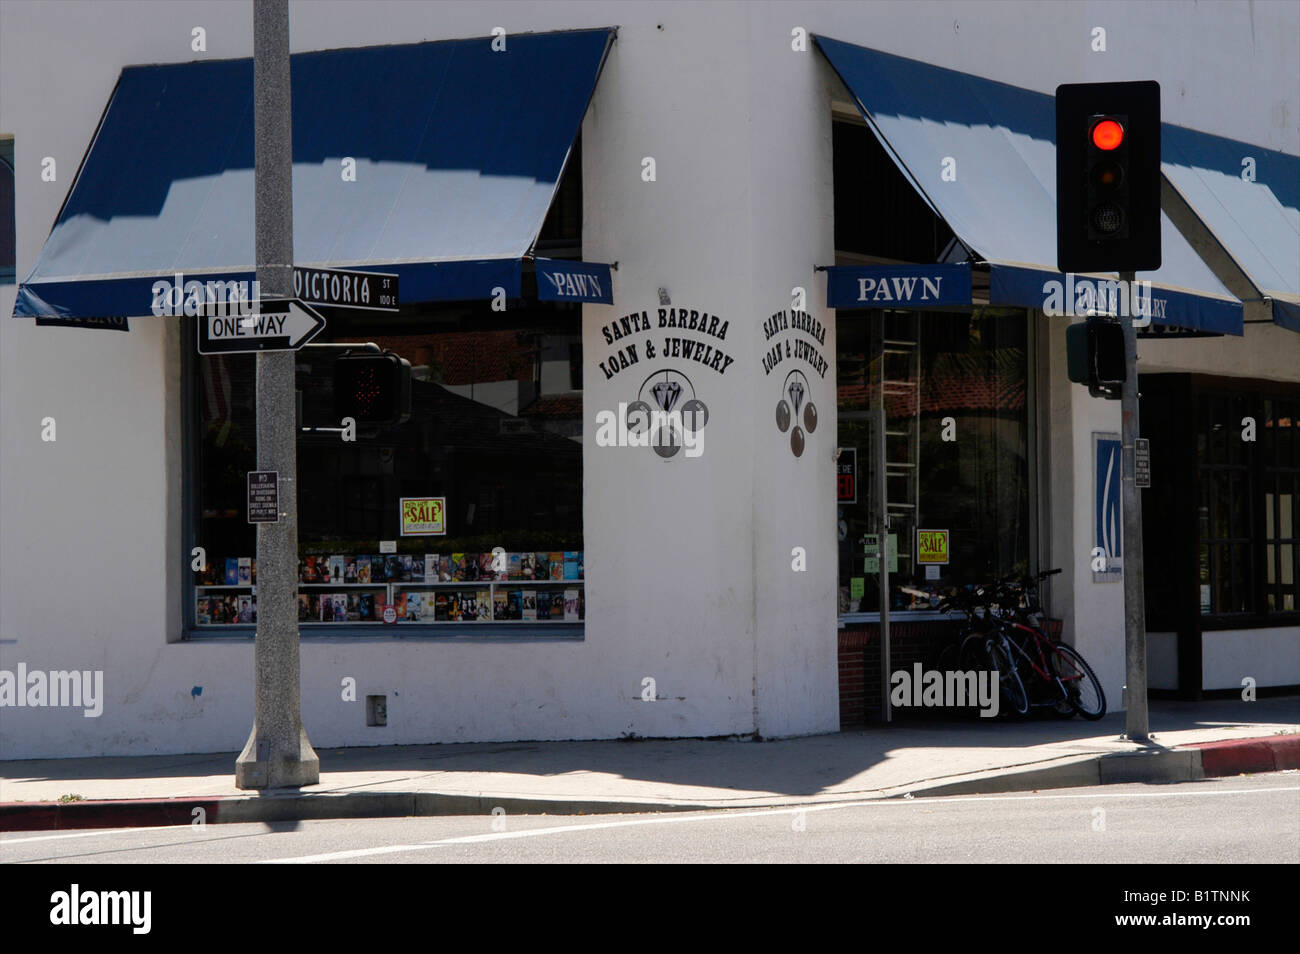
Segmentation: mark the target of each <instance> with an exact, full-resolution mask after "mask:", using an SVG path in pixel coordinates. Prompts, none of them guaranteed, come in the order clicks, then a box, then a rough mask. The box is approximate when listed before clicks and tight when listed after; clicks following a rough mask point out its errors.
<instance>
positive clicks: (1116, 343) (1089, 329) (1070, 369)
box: [1065, 318, 1128, 400]
mask: <svg viewBox="0 0 1300 954" xmlns="http://www.w3.org/2000/svg"><path fill="white" fill-rule="evenodd" d="M1065 357H1066V374H1067V375H1068V376H1069V378H1070V380H1071V381H1073V382H1074V383H1075V384H1086V385H1087V386H1088V393H1089V394H1091V395H1092V396H1093V397H1104V398H1110V399H1112V400H1118V399H1119V397H1120V391H1121V390H1122V389H1123V386H1124V381H1125V380H1126V378H1127V377H1128V374H1127V370H1126V367H1125V362H1124V328H1123V326H1122V325H1120V323H1119V322H1118V321H1113V320H1110V319H1106V318H1089V319H1088V320H1087V321H1080V322H1076V323H1075V324H1072V325H1070V326H1069V327H1068V328H1066V329H1065Z"/></svg>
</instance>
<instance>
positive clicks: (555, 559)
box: [550, 550, 564, 580]
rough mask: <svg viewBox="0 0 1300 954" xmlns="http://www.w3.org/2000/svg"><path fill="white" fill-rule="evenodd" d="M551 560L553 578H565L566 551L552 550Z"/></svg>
mask: <svg viewBox="0 0 1300 954" xmlns="http://www.w3.org/2000/svg"><path fill="white" fill-rule="evenodd" d="M550 562H551V579H552V580H563V579H564V553H563V552H561V551H558V550H557V551H554V552H552V553H551V555H550Z"/></svg>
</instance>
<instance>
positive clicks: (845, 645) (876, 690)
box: [839, 619, 1061, 727]
mask: <svg viewBox="0 0 1300 954" xmlns="http://www.w3.org/2000/svg"><path fill="white" fill-rule="evenodd" d="M959 628H960V623H958V622H953V621H948V620H924V621H917V622H896V623H893V624H892V625H891V626H890V627H889V635H890V638H889V652H890V668H891V669H893V671H894V672H897V671H898V670H900V669H911V668H912V664H913V663H917V662H919V663H921V665H922V666H925V667H929V666H931V665H933V661H934V658H935V656H936V655H937V654H938V652H939V650H940V648H942V646H943V645H944V643H946V642H947V641H949V640H950V639H953V638H954V636H955V635H956V632H957V630H958V629H959ZM1046 630H1047V634H1048V635H1049V636H1051V637H1052V638H1053V639H1060V638H1061V621H1060V620H1059V619H1055V620H1048V621H1047V624H1046ZM839 662H840V726H841V727H849V726H855V725H865V724H867V723H871V722H881V721H883V720H882V719H881V715H880V704H881V697H880V690H881V686H880V625H879V624H878V623H858V624H850V625H847V626H845V627H844V628H843V629H841V630H840V631H839ZM927 714H928V713H926V712H925V711H919V710H912V709H896V710H894V718H895V719H903V718H909V717H913V716H916V717H925V716H926V715H927ZM931 717H933V716H931Z"/></svg>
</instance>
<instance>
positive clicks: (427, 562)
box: [424, 553, 438, 583]
mask: <svg viewBox="0 0 1300 954" xmlns="http://www.w3.org/2000/svg"><path fill="white" fill-rule="evenodd" d="M424 581H425V582H426V583H437V582H438V554H436V553H426V554H425V555H424Z"/></svg>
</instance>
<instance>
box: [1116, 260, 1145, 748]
mask: <svg viewBox="0 0 1300 954" xmlns="http://www.w3.org/2000/svg"><path fill="white" fill-rule="evenodd" d="M1119 277H1120V282H1121V284H1123V283H1125V282H1127V283H1128V286H1127V287H1129V288H1132V287H1133V282H1134V280H1135V276H1134V273H1133V272H1120V273H1119ZM1133 318H1134V316H1133V315H1127V316H1125V317H1124V318H1121V319H1120V320H1121V322H1122V323H1123V326H1124V366H1125V368H1126V370H1127V374H1126V375H1125V378H1124V386H1123V391H1122V392H1121V394H1120V414H1121V415H1122V416H1123V419H1124V423H1123V428H1122V429H1121V431H1120V434H1121V441H1122V450H1121V454H1120V458H1121V464H1122V467H1123V474H1122V475H1121V478H1120V479H1121V489H1120V496H1121V499H1122V501H1123V507H1122V510H1123V519H1124V534H1123V536H1122V537H1121V539H1122V540H1123V541H1124V544H1123V545H1124V659H1125V667H1124V673H1125V676H1126V679H1125V686H1124V689H1125V693H1124V695H1125V699H1124V718H1125V722H1124V726H1125V728H1124V735H1125V737H1126V738H1127V739H1128V740H1129V741H1130V742H1146V741H1148V740H1149V738H1150V728H1149V723H1148V716H1147V620H1146V594H1145V592H1144V585H1143V578H1142V495H1141V494H1140V493H1138V485H1137V440H1138V434H1139V433H1140V430H1139V428H1138V368H1137V329H1136V328H1135V327H1133Z"/></svg>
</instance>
